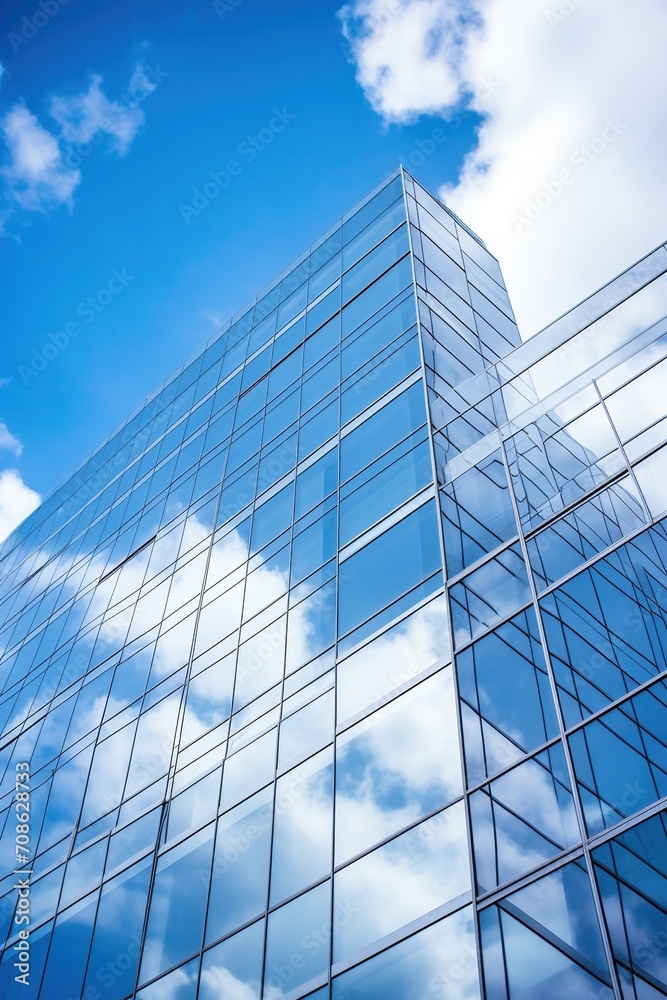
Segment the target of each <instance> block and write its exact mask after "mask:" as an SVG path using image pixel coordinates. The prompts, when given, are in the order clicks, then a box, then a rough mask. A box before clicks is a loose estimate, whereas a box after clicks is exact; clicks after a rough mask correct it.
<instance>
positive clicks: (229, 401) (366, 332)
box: [0, 170, 667, 1000]
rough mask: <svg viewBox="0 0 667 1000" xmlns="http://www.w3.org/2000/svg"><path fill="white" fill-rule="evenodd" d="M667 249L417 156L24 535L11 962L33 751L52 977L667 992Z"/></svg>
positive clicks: (43, 930) (271, 992) (42, 911)
mask: <svg viewBox="0 0 667 1000" xmlns="http://www.w3.org/2000/svg"><path fill="white" fill-rule="evenodd" d="M665 274H667V254H666V253H665V251H664V249H662V248H661V249H660V250H658V251H656V252H655V253H654V254H653V255H651V256H650V257H649V258H647V259H646V261H643V262H640V264H639V265H636V266H635V267H634V268H632V269H631V270H630V271H629V272H627V273H626V275H624V276H622V278H621V279H618V280H617V281H616V282H614V283H612V285H611V286H609V288H608V289H606V290H605V295H604V296H601V295H600V294H599V293H596V295H594V296H592V297H591V299H590V300H587V302H586V303H584V304H582V306H579V307H577V309H576V310H574V311H573V313H572V314H568V316H566V317H563V318H562V319H561V320H559V321H557V323H555V324H554V325H553V326H552V327H549V328H547V329H546V330H545V331H542V333H541V334H540V335H539V336H538V337H536V338H534V340H533V341H531V342H527V343H526V344H523V345H522V344H521V343H520V339H519V336H518V331H517V328H516V324H515V321H514V317H513V313H512V309H511V306H510V303H509V299H508V296H507V293H506V291H505V288H504V284H503V281H502V275H501V273H500V270H499V267H498V264H497V262H496V260H495V259H494V258H493V257H492V256H491V255H490V254H489V253H488V251H487V250H486V248H485V247H484V246H483V244H482V243H481V242H480V241H479V240H478V239H477V238H476V237H475V236H474V235H473V234H471V233H470V232H469V230H467V229H466V227H465V226H464V225H463V224H462V223H461V222H460V220H458V219H456V218H455V217H454V216H453V215H452V214H451V213H450V212H448V211H447V210H446V209H445V208H444V207H443V206H442V205H441V204H440V203H439V202H437V201H436V200H435V199H434V198H432V197H431V195H429V194H428V193H427V192H426V191H425V190H424V189H423V188H422V187H421V186H420V185H419V184H417V182H416V181H414V180H413V179H412V178H411V177H409V176H408V175H407V174H405V173H404V172H403V171H402V170H399V171H397V172H396V173H395V174H394V175H392V176H391V177H390V178H389V179H388V180H387V181H386V182H384V184H382V185H381V186H380V187H379V188H378V189H376V191H374V192H373V193H372V194H371V195H370V196H369V197H368V198H367V199H365V201H364V202H362V203H361V204H360V205H359V206H357V208H355V209H354V210H353V211H352V212H350V213H348V215H347V216H345V217H344V218H343V219H342V220H341V221H340V223H339V224H337V225H336V226H335V227H333V228H332V229H331V230H330V231H329V232H328V233H327V234H326V235H325V237H323V239H322V240H320V241H319V242H318V243H317V244H315V245H314V246H313V247H312V248H310V249H309V250H308V251H307V252H306V253H305V254H304V255H302V257H301V258H300V259H299V260H297V261H296V263H295V264H294V265H292V266H291V267H290V268H289V269H287V270H286V271H285V272H284V273H283V274H282V275H281V276H280V277H279V278H278V279H277V280H276V281H275V282H274V283H273V284H272V285H271V286H269V288H268V289H266V290H265V291H264V292H262V293H261V294H260V295H258V296H257V298H256V300H255V301H254V302H253V303H252V304H251V305H250V306H249V307H248V308H247V309H246V310H244V311H243V313H242V314H241V315H240V316H238V317H235V318H234V319H233V320H232V322H231V323H230V324H229V325H228V327H227V328H225V329H224V330H223V331H221V333H220V334H219V335H217V336H216V337H215V338H214V339H213V340H212V341H211V342H210V343H208V344H207V345H206V346H205V348H204V349H203V351H201V352H200V353H199V354H198V355H197V356H196V357H195V358H194V359H192V360H190V361H189V362H188V363H186V365H185V366H184V367H183V369H182V370H181V371H179V372H178V373H177V374H176V375H175V376H174V377H173V378H172V379H171V380H169V381H168V382H167V383H166V385H165V386H163V387H162V388H161V389H160V390H159V391H158V392H157V393H155V394H154V395H153V396H152V397H151V398H150V399H149V400H147V402H146V403H145V404H144V406H143V407H141V408H140V409H139V410H138V411H137V412H136V413H135V414H133V415H132V416H131V418H130V419H129V420H128V421H127V422H126V423H125V424H124V425H123V426H122V427H121V428H120V429H119V430H118V431H117V432H116V433H115V434H114V435H112V436H111V437H110V438H109V439H108V440H107V441H106V442H105V443H104V444H103V445H102V446H101V447H100V449H98V451H96V452H95V453H94V454H93V455H92V456H91V457H90V458H89V459H88V460H87V461H86V462H85V463H83V464H82V466H81V467H80V468H79V469H78V470H77V471H76V472H75V474H74V475H73V476H72V477H71V478H70V479H69V480H67V482H65V483H64V484H63V485H62V486H61V487H60V488H59V489H58V490H56V492H55V493H54V494H52V495H51V497H49V498H48V499H47V500H46V501H45V503H44V504H43V505H42V506H41V507H40V508H39V509H38V510H37V511H35V513H34V514H33V515H31V517H30V518H28V520H27V521H26V522H25V523H24V524H23V525H22V526H21V527H20V528H19V529H17V531H16V532H15V533H14V534H13V535H12V536H11V537H10V538H9V539H8V540H7V541H6V542H5V544H4V545H3V546H2V549H0V648H1V649H2V654H1V656H0V727H1V730H2V737H1V738H0V857H2V871H1V872H0V875H2V876H3V877H2V879H1V880H0V942H1V947H2V948H3V953H2V960H1V961H0V981H1V982H2V991H3V995H6V996H8V997H12V996H22V995H23V994H22V993H21V992H20V991H21V989H22V988H23V987H22V985H21V984H17V983H16V980H15V975H16V969H15V967H14V962H15V961H16V955H17V949H16V948H15V945H16V944H17V943H20V939H19V937H18V930H19V926H20V925H17V923H16V922H15V917H16V916H17V915H18V913H19V910H18V909H17V907H19V906H20V903H19V899H18V896H17V890H16V885H15V883H16V875H15V874H13V873H12V872H13V869H14V867H15V864H16V861H15V856H14V852H15V840H16V815H17V811H16V806H17V800H16V790H15V789H16V781H17V779H16V774H17V771H16V765H17V764H18V763H22V762H25V763H26V764H27V765H28V766H29V789H30V800H29V801H30V806H29V808H30V823H29V828H30V899H31V907H30V980H31V983H32V984H33V986H35V988H36V994H35V995H37V996H40V997H41V998H44V1000H46V998H48V1000H67V998H74V997H86V1000H129V998H134V997H136V998H141V1000H164V998H169V1000H209V998H210V1000H213V998H218V997H220V996H229V997H230V998H232V997H233V998H234V1000H236V998H239V1000H253V998H254V1000H275V998H277V997H285V998H294V1000H296V998H299V997H310V998H311V1000H353V998H359V1000H361V998H363V1000H369V998H376V997H377V998H378V1000H380V998H382V1000H386V998H388V997H392V998H393V997H396V998H397V1000H399V998H400V1000H422V998H423V997H425V996H439V995H447V996H456V997H461V998H465V1000H474V998H480V1000H481V998H482V997H486V998H487V1000H496V998H499V1000H500V998H502V1000H532V998H534V997H535V996H536V995H540V996H542V997H545V998H552V997H553V998H554V1000H556V998H560V997H562V996H564V995H566V994H567V995H572V996H582V997H583V996H596V997H609V998H612V997H615V998H616V1000H621V997H622V998H623V1000H627V998H633V1000H646V998H649V997H656V996H664V995H667V972H666V968H665V963H664V960H663V959H664V952H665V948H664V943H660V942H662V938H663V937H664V927H665V924H666V922H667V903H666V897H665V889H664V886H665V884H666V883H665V879H667V874H666V873H667V867H666V866H665V863H664V855H665V852H666V850H667V839H666V838H665V815H666V814H665V813H663V812H662V810H663V809H664V808H665V805H666V804H667V750H666V749H665V738H664V733H665V729H666V726H667V694H666V691H667V688H666V684H667V664H666V662H665V649H666V648H667V628H666V626H667V615H666V612H665V607H666V602H665V600H664V595H665V593H666V592H667V531H666V528H667V521H663V520H662V518H664V516H665V514H667V491H666V490H665V482H667V476H665V472H666V471H667V447H664V440H665V418H664V414H662V413H661V404H660V393H659V387H660V386H661V385H662V384H663V382H664V374H665V371H664V366H665V364H667V361H666V360H665V359H666V358H667V323H666V322H665V320H664V314H665V311H666V310H665V308H664V296H662V291H663V284H662V281H663V276H664V275H665ZM638 316H639V317H640V321H639V323H638V320H637V317H638ZM596 334H599V336H596ZM21 801H23V800H21ZM5 873H7V874H6V877H5Z"/></svg>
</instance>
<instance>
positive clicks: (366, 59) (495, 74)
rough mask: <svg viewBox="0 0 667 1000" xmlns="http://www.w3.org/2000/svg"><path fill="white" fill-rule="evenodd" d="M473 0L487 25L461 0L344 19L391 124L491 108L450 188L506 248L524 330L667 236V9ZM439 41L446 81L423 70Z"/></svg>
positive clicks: (374, 10)
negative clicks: (666, 172)
mask: <svg viewBox="0 0 667 1000" xmlns="http://www.w3.org/2000/svg"><path fill="white" fill-rule="evenodd" d="M472 3H473V9H474V11H475V12H476V14H477V19H475V18H474V17H472V16H468V18H467V20H462V18H461V17H459V18H457V16H456V14H457V12H459V13H461V14H462V13H465V11H466V10H469V7H468V5H467V4H465V3H464V2H462V0H459V2H457V3H455V2H452V0H357V2H355V3H353V4H350V5H348V6H347V7H345V8H343V11H342V12H341V17H342V18H343V21H344V25H345V30H346V32H347V34H348V37H349V38H350V41H351V45H352V49H353V53H354V56H355V60H356V63H357V67H358V70H357V75H358V79H359V81H360V83H361V84H362V86H363V87H364V91H365V93H366V96H367V98H368V100H369V101H370V102H371V104H372V105H373V106H374V107H375V108H376V109H377V110H378V111H379V113H380V114H382V115H383V116H384V118H385V119H386V121H388V122H390V121H405V120H409V119H411V118H415V117H417V116H418V115H420V114H424V113H433V112H434V111H438V112H439V113H441V114H447V113H448V112H451V111H453V110H454V109H455V107H457V106H458V107H461V106H467V107H469V108H470V109H472V110H474V111H476V112H478V113H479V114H481V115H482V116H483V117H484V121H483V124H482V126H481V127H480V129H479V133H478V146H477V147H476V148H475V149H474V150H472V151H471V152H470V153H469V154H468V156H467V158H466V160H465V162H464V165H463V169H462V172H461V175H460V177H459V180H458V183H457V184H455V185H453V186H452V187H450V188H448V189H447V190H444V189H443V191H442V192H441V194H442V195H443V196H444V197H445V200H446V201H447V203H448V205H449V206H450V207H451V208H452V209H453V210H454V211H455V212H456V213H457V214H459V215H460V216H461V217H462V218H463V219H464V220H465V221H466V222H467V223H468V225H470V226H471V227H472V228H473V229H474V230H475V231H477V232H478V233H479V234H480V236H481V237H482V239H484V241H485V242H486V243H487V245H488V246H489V248H490V249H491V251H492V252H493V253H495V254H496V255H497V256H498V258H499V260H500V263H501V266H502V268H503V272H504V275H505V278H506V281H507V285H508V289H509V292H510V296H511V297H512V299H513V303H514V305H515V312H516V314H517V319H518V322H519V327H520V329H521V330H522V333H523V335H524V336H526V335H529V334H531V333H533V332H535V330H536V329H538V328H539V327H540V326H542V325H544V324H545V323H547V322H549V321H551V320H552V319H553V318H555V317H556V316H557V315H559V314H560V313H561V312H563V311H564V310H566V309H567V308H569V307H570V306H572V305H574V304H575V303H576V302H577V301H579V300H580V299H582V298H584V297H585V296H586V295H588V294H590V292H592V291H593V290H594V289H595V288H597V287H598V286H600V285H601V284H603V283H604V282H605V281H607V280H609V279H610V278H611V277H613V276H614V275H615V274H616V273H618V272H619V271H621V270H623V269H624V268H625V267H627V266H628V265H629V264H631V263H632V262H633V261H634V260H636V259H637V258H639V257H641V256H643V255H644V254H645V253H647V252H648V251H649V250H651V249H652V248H653V247H654V246H656V245H658V244H659V243H661V242H663V241H664V239H665V231H666V228H667V227H666V225H665V222H666V220H665V214H664V210H663V206H664V193H663V161H664V151H665V140H664V129H663V128H662V124H661V114H662V111H661V108H662V102H661V100H660V95H661V94H664V92H665V88H666V86H667V63H666V62H665V60H664V49H665V42H666V41H667V8H665V6H664V4H662V3H660V0H638V2H637V3H635V4H632V5H631V6H629V5H627V4H625V3H623V0H579V3H578V4H576V5H575V4H567V5H566V4H564V3H561V2H560V0H533V2H532V3H530V4H527V3H525V2H524V0H472ZM568 10H570V11H571V13H570V14H569V15H567V14H563V13H562V11H568ZM392 12H393V13H392ZM355 18H356V20H355ZM434 25H435V26H436V27H435V29H434V27H433V26H434ZM443 25H444V26H445V28H444V30H447V31H450V32H451V38H450V40H449V41H443V39H442V37H441V36H442V30H443V27H442V26H443ZM399 28H400V37H401V44H400V45H399V44H397V41H396V38H397V32H398V31H399ZM429 44H430V45H431V46H432V51H433V52H434V53H435V55H436V56H437V59H439V60H440V61H441V63H442V64H443V65H442V67H441V69H440V73H439V74H438V72H436V71H434V69H433V67H432V66H431V65H430V60H427V61H426V66H425V68H422V67H421V60H422V56H423V53H424V51H426V48H427V46H428V45H429ZM415 77H416V78H417V80H419V83H416V82H415V79H414V78H415ZM422 85H423V86H422ZM461 95H463V97H461ZM457 102H458V104H457ZM417 172H418V171H417ZM563 172H567V174H566V176H567V178H568V180H567V183H563V182H562V178H561V179H559V175H561V174H563ZM531 203H533V205H536V208H535V207H531ZM531 214H532V215H533V216H534V218H532V219H530V218H527V217H528V216H529V215H531Z"/></svg>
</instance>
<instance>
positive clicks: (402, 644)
mask: <svg viewBox="0 0 667 1000" xmlns="http://www.w3.org/2000/svg"><path fill="white" fill-rule="evenodd" d="M445 602H446V597H445V596H444V595H442V596H440V597H437V598H436V599H435V600H434V601H431V602H430V603H429V604H426V605H425V606H424V607H423V608H419V609H418V610H417V611H414V612H413V613H412V614H411V615H408V616H407V618H404V619H403V620H402V621H400V622H398V623H397V624H396V625H394V626H392V627H391V628H389V629H387V630H386V631H385V632H383V633H382V634H381V635H379V636H377V638H375V639H373V640H371V642H369V643H368V644H367V645H366V646H363V647H362V648H361V649H359V650H358V651H357V652H356V653H353V654H352V655H351V656H348V657H347V658H346V659H344V660H341V661H340V662H339V664H338V668H337V683H336V697H337V705H338V714H337V720H338V723H339V724H341V723H343V722H346V721H347V720H348V719H351V718H353V717H354V716H355V715H357V714H358V713H360V712H362V711H364V710H365V709H367V708H370V707H371V706H372V705H373V704H374V703H375V702H377V701H379V700H380V699H381V698H384V697H385V696H386V695H388V694H390V693H391V692H392V691H396V690H397V689H398V688H400V687H401V685H403V684H406V683H407V682H408V681H410V680H413V679H415V678H417V677H418V676H419V674H420V673H421V672H422V671H423V670H425V669H427V668H428V667H430V666H431V665H432V664H434V663H436V662H437V661H438V660H442V661H446V660H449V659H451V645H450V641H449V626H448V621H447V608H446V604H445Z"/></svg>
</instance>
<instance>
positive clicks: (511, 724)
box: [456, 608, 558, 785]
mask: <svg viewBox="0 0 667 1000" xmlns="http://www.w3.org/2000/svg"><path fill="white" fill-rule="evenodd" d="M456 668H457V674H458V678H459V693H460V696H461V699H462V704H461V715H462V721H463V734H464V745H465V757H466V771H467V775H468V784H469V785H475V784H477V783H478V782H480V781H483V780H484V778H487V777H489V776H490V775H492V774H494V773H495V772H496V771H500V770H503V769H504V768H505V767H508V766H509V765H510V764H513V763H514V762H515V761H516V760H518V759H520V758H521V757H522V756H523V755H524V754H525V753H527V752H529V751H531V750H534V749H536V748H537V747H539V746H541V745H542V744H543V743H546V742H547V741H548V740H549V739H551V738H552V737H554V736H556V735H557V734H558V723H557V719H556V709H555V705H554V702H553V696H552V694H551V686H550V682H549V677H548V675H547V670H546V664H545V659H544V653H543V651H542V646H541V644H540V638H539V633H538V629H537V621H536V619H535V612H534V611H533V609H532V608H530V609H529V610H528V611H525V612H522V613H521V614H520V615H517V616H516V618H513V619H512V620H511V621H509V622H507V623H506V624H505V625H501V626H500V628H498V629H496V630H495V631H494V632H492V633H490V634H489V635H488V636H485V637H484V638H483V639H480V640H479V641H478V642H476V643H475V644H474V645H473V646H470V647H469V648H468V649H466V650H464V651H463V652H462V653H459V655H458V656H457V657H456Z"/></svg>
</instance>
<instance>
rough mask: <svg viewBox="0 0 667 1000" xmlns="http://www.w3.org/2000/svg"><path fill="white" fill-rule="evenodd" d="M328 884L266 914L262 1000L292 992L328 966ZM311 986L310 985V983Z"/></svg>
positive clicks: (329, 914)
mask: <svg viewBox="0 0 667 1000" xmlns="http://www.w3.org/2000/svg"><path fill="white" fill-rule="evenodd" d="M330 892H331V883H330V882H325V883H324V884H323V885H319V886H317V888H316V889H311V890H310V892H307V893H305V894H304V895H303V896H299V897H298V898H297V899H294V900H292V902H291V903H287V904H286V905H285V906H281V907H280V909H279V910H274V911H273V913H271V914H270V915H269V925H268V931H267V936H266V963H265V966H264V1000H271V998H272V997H279V996H281V995H282V994H283V993H289V992H290V991H291V990H296V989H297V987H299V986H302V985H303V984H304V983H307V982H310V980H311V979H314V978H315V977H316V976H318V975H320V974H322V973H324V972H325V971H326V969H327V968H328V966H329V940H328V935H326V934H323V933H322V928H325V927H327V925H329V926H330V919H331V911H330V905H331V904H330ZM313 985H314V984H313Z"/></svg>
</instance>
